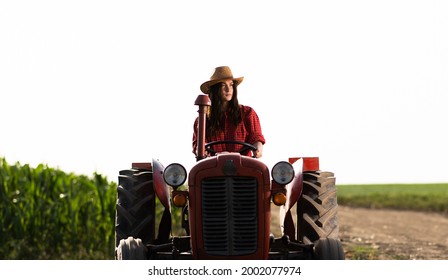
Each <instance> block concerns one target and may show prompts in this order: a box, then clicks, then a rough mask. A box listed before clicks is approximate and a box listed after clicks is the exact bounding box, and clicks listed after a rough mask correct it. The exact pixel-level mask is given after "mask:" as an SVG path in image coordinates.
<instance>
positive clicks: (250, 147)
mask: <svg viewBox="0 0 448 280" xmlns="http://www.w3.org/2000/svg"><path fill="white" fill-rule="evenodd" d="M220 144H238V145H242V146H243V148H241V149H240V150H239V151H237V153H240V154H241V153H244V152H246V151H248V150H251V151H252V154H253V156H252V157H253V158H255V151H256V150H257V147H255V146H254V145H252V144H249V143H246V142H241V141H235V140H221V141H213V142H209V143H207V144H205V150H206V151H207V152H209V153H211V154H216V151H215V150H213V149H212V148H211V147H213V146H215V145H220Z"/></svg>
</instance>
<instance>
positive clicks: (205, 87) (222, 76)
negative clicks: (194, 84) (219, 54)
mask: <svg viewBox="0 0 448 280" xmlns="http://www.w3.org/2000/svg"><path fill="white" fill-rule="evenodd" d="M228 79H232V80H233V82H234V83H235V84H236V85H239V84H240V83H241V82H242V81H243V79H244V77H239V78H234V77H233V74H232V70H230V68H229V67H228V66H220V67H216V68H215V72H214V73H213V75H212V76H211V77H210V80H209V81H207V82H205V83H203V84H202V85H201V91H202V92H203V93H205V94H208V92H209V90H210V87H211V86H213V85H216V84H217V83H220V82H223V81H225V80H228Z"/></svg>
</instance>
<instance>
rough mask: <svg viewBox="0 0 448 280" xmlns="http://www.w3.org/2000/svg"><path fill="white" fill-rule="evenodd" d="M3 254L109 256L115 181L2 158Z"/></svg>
mask: <svg viewBox="0 0 448 280" xmlns="http://www.w3.org/2000/svg"><path fill="white" fill-rule="evenodd" d="M0 195H1V198H0V200H1V205H0V210H1V211H0V230H1V232H0V258H2V259H111V258H113V255H114V219H115V202H116V184H115V183H114V182H109V181H108V180H107V179H106V178H105V177H103V176H102V175H100V174H97V173H95V174H93V176H92V177H88V176H85V175H76V174H73V173H69V174H67V173H64V172H63V171H61V170H59V169H54V168H50V167H48V166H46V165H42V164H40V165H38V166H37V167H36V168H32V167H30V166H29V165H27V164H25V165H21V164H20V163H16V164H14V165H9V164H8V163H7V162H6V160H5V159H4V158H0Z"/></svg>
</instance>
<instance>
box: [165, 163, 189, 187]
mask: <svg viewBox="0 0 448 280" xmlns="http://www.w3.org/2000/svg"><path fill="white" fill-rule="evenodd" d="M163 179H164V180H165V182H166V183H167V184H168V185H170V186H172V187H173V188H177V187H179V186H181V185H182V184H183V183H185V180H186V179H187V170H185V167H183V166H182V165H180V164H178V163H173V164H170V165H168V166H167V167H166V168H165V171H164V172H163Z"/></svg>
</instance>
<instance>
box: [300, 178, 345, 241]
mask: <svg viewBox="0 0 448 280" xmlns="http://www.w3.org/2000/svg"><path fill="white" fill-rule="evenodd" d="M335 182H336V179H335V177H334V174H333V173H331V172H323V171H315V172H304V173H303V191H302V196H301V197H300V199H299V201H298V202H297V238H298V240H299V241H302V242H303V243H305V244H311V243H314V242H316V241H318V240H319V239H321V238H333V239H337V238H338V234H339V225H338V219H337V212H338V204H337V197H336V186H335Z"/></svg>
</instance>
